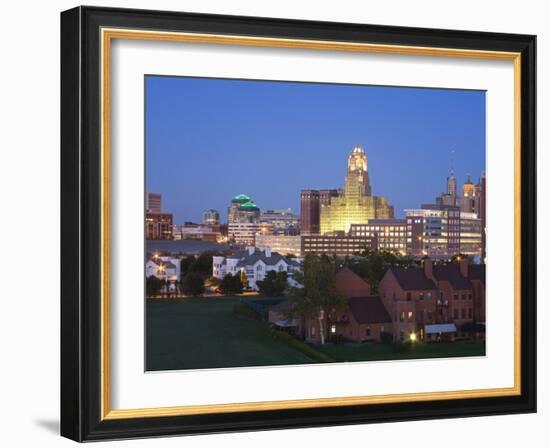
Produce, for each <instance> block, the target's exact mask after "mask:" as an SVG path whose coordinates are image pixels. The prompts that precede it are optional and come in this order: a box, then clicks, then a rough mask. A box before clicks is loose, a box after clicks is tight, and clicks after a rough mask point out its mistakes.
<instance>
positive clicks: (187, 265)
mask: <svg viewBox="0 0 550 448" xmlns="http://www.w3.org/2000/svg"><path fill="white" fill-rule="evenodd" d="M195 261H197V259H196V258H195V256H194V255H187V257H185V258H182V259H181V264H180V268H181V274H182V275H185V274H187V273H188V272H190V271H191V266H193V264H195Z"/></svg>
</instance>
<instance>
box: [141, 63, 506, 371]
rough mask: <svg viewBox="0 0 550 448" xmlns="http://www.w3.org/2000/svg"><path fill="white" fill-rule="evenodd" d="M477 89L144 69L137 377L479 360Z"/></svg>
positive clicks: (481, 107) (482, 208) (481, 97)
mask: <svg viewBox="0 0 550 448" xmlns="http://www.w3.org/2000/svg"><path fill="white" fill-rule="evenodd" d="M486 93H487V92H486V91H484V90H465V89H447V88H445V89H444V88H418V87H414V86H411V87H403V86H380V85H361V84H336V83H328V82H327V83H315V82H295V81H286V80H264V79H228V78H205V77H184V76H167V75H162V76H161V75H155V74H147V75H145V76H144V98H145V107H144V112H145V113H144V115H145V116H144V129H145V136H144V140H145V141H144V147H145V182H144V208H143V210H144V213H143V215H144V240H145V254H144V276H143V279H142V281H143V282H144V284H145V297H141V298H140V297H136V300H144V302H145V322H144V325H145V352H146V353H145V364H146V365H145V370H146V371H167V370H186V369H221V368H236V367H261V366H284V365H297V364H322V363H345V362H377V361H386V362H396V363H397V362H400V361H406V360H410V359H422V358H456V357H484V356H485V355H486V346H485V328H486V324H487V323H486V312H485V311H486V306H485V301H486V299H485V263H486V259H487V253H486V189H487V178H488V175H487V174H488V173H487V172H486V138H487V137H486ZM491 319H498V314H492V315H491Z"/></svg>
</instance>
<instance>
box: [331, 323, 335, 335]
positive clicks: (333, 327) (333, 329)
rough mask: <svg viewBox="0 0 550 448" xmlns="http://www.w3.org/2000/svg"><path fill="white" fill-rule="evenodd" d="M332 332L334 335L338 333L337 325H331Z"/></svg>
mask: <svg viewBox="0 0 550 448" xmlns="http://www.w3.org/2000/svg"><path fill="white" fill-rule="evenodd" d="M330 332H331V333H332V334H334V333H336V325H331V326H330Z"/></svg>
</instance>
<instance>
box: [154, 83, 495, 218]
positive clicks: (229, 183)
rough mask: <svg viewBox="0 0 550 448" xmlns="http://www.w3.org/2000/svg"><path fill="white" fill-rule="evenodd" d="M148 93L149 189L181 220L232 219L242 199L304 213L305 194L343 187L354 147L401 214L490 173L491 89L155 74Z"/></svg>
mask: <svg viewBox="0 0 550 448" xmlns="http://www.w3.org/2000/svg"><path fill="white" fill-rule="evenodd" d="M146 87H147V88H146V95H147V109H146V145H147V146H146V149H147V150H146V162H147V163H146V187H147V189H148V190H149V191H151V192H155V193H161V194H162V197H163V210H164V211H168V212H171V213H173V214H174V222H175V223H183V222H184V221H195V222H200V221H201V218H202V214H203V212H204V211H205V210H206V209H210V208H213V209H216V210H218V211H219V212H220V214H221V219H222V221H224V222H225V221H226V218H227V206H228V205H229V202H230V201H231V199H232V198H233V197H235V196H236V195H238V194H242V193H244V194H247V195H249V196H251V197H252V199H253V200H254V201H255V202H256V204H257V205H258V207H260V208H261V209H262V210H267V209H281V208H292V210H293V212H294V213H296V214H299V212H300V191H301V190H302V189H306V188H313V189H320V188H321V189H322V188H342V187H343V175H344V173H345V170H346V159H347V155H348V153H349V151H350V149H351V148H353V147H354V146H355V145H360V146H362V147H363V148H364V149H365V152H366V154H367V157H368V167H369V169H368V171H369V176H370V179H371V184H372V190H373V194H374V195H380V196H386V197H387V198H388V200H389V202H390V203H391V204H393V205H394V207H395V216H396V217H403V216H404V210H405V209H407V208H415V207H419V206H420V204H422V203H427V202H432V201H433V199H434V198H435V196H437V195H438V194H440V193H442V192H444V191H445V188H446V177H447V176H448V174H449V172H450V170H451V166H453V168H454V173H455V176H456V178H457V180H458V185H459V186H461V185H462V184H463V183H464V182H465V181H466V178H467V176H468V175H470V176H471V177H472V180H473V181H474V182H476V181H477V178H478V177H479V176H480V175H481V173H482V172H484V171H485V93H484V92H481V91H458V90H442V89H419V88H396V87H374V86H350V85H334V84H309V83H307V84H306V83H289V82H270V81H235V80H214V79H199V78H172V77H166V78H165V77H152V76H147V77H146ZM236 104H238V107H236ZM328 104H330V105H331V108H330V110H327V109H322V108H320V106H321V105H325V107H326V106H327V105H328ZM380 112H382V113H380ZM222 118H223V120H222ZM318 120H322V123H321V122H319V121H318ZM227 121H229V124H228V123H226V122H227ZM480 122H481V123H480ZM182 123H183V124H182ZM396 123H399V124H398V125H396ZM392 127H396V128H395V129H392ZM207 128H208V129H207ZM275 131H278V132H275ZM310 131H316V132H310ZM348 134H354V135H356V136H358V139H359V140H361V141H356V140H357V139H353V138H352V137H351V136H350V135H348ZM265 135H267V136H268V139H265V138H263V139H262V138H261V137H263V136H265ZM339 139H341V142H338V140H339ZM446 140H449V141H451V140H452V141H453V142H454V143H455V145H454V146H453V145H445V144H444V143H445V141H446ZM434 146H436V147H437V148H438V149H436V150H434V149H433V148H434Z"/></svg>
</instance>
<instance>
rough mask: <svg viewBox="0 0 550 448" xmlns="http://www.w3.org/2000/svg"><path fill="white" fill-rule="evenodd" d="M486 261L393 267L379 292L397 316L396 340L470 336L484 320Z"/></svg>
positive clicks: (441, 339) (381, 283)
mask: <svg viewBox="0 0 550 448" xmlns="http://www.w3.org/2000/svg"><path fill="white" fill-rule="evenodd" d="M484 272H485V266H484V265H476V264H469V262H468V261H467V260H461V262H460V263H446V264H434V262H433V261H432V260H431V259H426V260H424V263H423V266H422V267H409V268H390V269H389V270H388V271H387V272H386V274H385V275H384V277H383V278H382V280H381V282H380V285H379V291H380V295H381V297H382V301H383V302H384V305H385V307H386V309H387V310H388V312H389V313H390V315H391V316H392V320H393V337H394V340H400V341H404V340H409V339H412V337H411V335H414V337H415V338H418V339H419V340H423V341H447V340H448V341H453V340H456V339H465V338H471V337H473V336H474V335H476V337H477V334H478V333H479V327H480V326H484V323H485V314H484V313H485V289H484V284H485V280H484V278H485V277H484Z"/></svg>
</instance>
